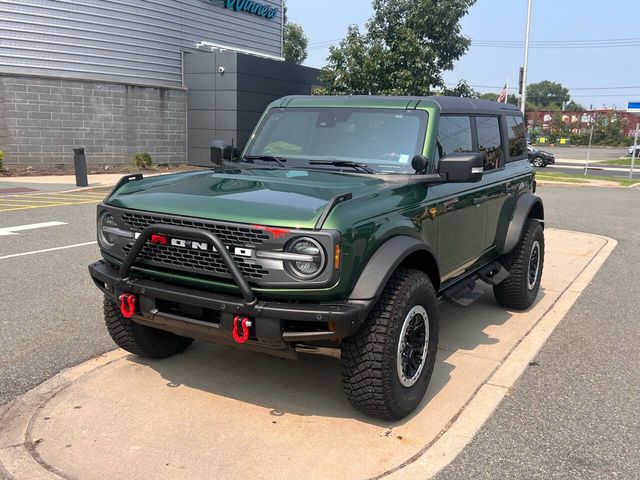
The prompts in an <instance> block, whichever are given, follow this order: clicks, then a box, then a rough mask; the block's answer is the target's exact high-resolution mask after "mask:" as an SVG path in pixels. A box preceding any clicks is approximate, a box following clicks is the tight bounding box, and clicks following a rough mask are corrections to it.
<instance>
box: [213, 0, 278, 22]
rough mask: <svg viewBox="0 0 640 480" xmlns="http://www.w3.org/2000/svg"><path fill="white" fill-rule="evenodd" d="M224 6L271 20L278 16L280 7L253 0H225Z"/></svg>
mask: <svg viewBox="0 0 640 480" xmlns="http://www.w3.org/2000/svg"><path fill="white" fill-rule="evenodd" d="M224 6H225V7H226V8H228V9H229V10H235V11H236V12H245V13H250V14H252V15H257V16H259V17H264V18H268V19H269V20H271V19H272V18H275V17H277V16H278V13H279V11H280V9H279V8H278V7H272V6H271V5H265V4H264V3H260V2H255V1H253V0H225V2H224Z"/></svg>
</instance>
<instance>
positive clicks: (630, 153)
mask: <svg viewBox="0 0 640 480" xmlns="http://www.w3.org/2000/svg"><path fill="white" fill-rule="evenodd" d="M627 152H629V156H631V155H633V145H631V146H630V147H629V149H628V150H627ZM636 158H640V145H638V146H637V147H636Z"/></svg>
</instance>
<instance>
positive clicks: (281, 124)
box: [245, 108, 427, 173]
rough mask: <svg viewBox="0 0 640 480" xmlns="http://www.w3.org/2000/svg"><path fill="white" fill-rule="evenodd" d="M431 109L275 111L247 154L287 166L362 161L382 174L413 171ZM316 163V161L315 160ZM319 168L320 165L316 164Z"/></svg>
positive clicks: (337, 165)
mask: <svg viewBox="0 0 640 480" xmlns="http://www.w3.org/2000/svg"><path fill="white" fill-rule="evenodd" d="M426 125H427V112H424V111H421V110H395V109H372V108H283V109H273V110H271V111H270V112H269V113H268V114H267V117H266V118H265V119H264V121H263V122H262V123H261V124H260V126H259V127H258V130H257V131H256V133H255V134H254V135H253V136H252V138H251V140H250V141H249V144H248V145H247V148H246V150H245V156H249V157H259V156H276V157H283V158H286V159H287V166H306V165H314V163H313V162H314V161H316V162H317V161H325V162H334V163H335V165H333V166H332V165H323V168H340V169H344V167H345V164H344V163H340V162H357V163H363V164H366V165H368V166H369V168H371V169H374V170H376V171H377V172H384V173H413V172H414V170H413V169H412V168H411V160H412V158H413V156H414V155H417V154H421V153H422V148H423V144H424V139H425V132H426ZM316 165H317V164H316ZM314 166H315V165H314Z"/></svg>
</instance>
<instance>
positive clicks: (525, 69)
mask: <svg viewBox="0 0 640 480" xmlns="http://www.w3.org/2000/svg"><path fill="white" fill-rule="evenodd" d="M527 3H528V5H527V33H526V36H525V38H524V67H523V69H522V97H521V98H520V110H522V113H523V114H524V111H525V109H526V107H527V73H528V70H529V37H530V36H531V0H528V2H527Z"/></svg>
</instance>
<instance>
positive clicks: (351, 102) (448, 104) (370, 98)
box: [272, 95, 522, 115]
mask: <svg viewBox="0 0 640 480" xmlns="http://www.w3.org/2000/svg"><path fill="white" fill-rule="evenodd" d="M430 103H431V104H433V103H435V104H437V105H438V107H439V108H440V112H441V113H443V114H465V113H466V114H489V115H490V114H493V115H496V114H509V115H522V114H521V112H520V110H519V109H518V108H517V107H516V106H514V105H511V104H508V103H498V102H494V101H491V100H480V99H478V98H463V97H446V96H437V95H432V96H424V97H420V96H407V97H404V96H376V95H338V96H323V95H294V96H288V97H284V98H281V99H279V100H276V101H275V102H274V103H273V104H272V106H278V107H285V108H286V107H341V106H342V107H344V106H353V107H367V108H375V107H397V108H407V109H414V108H418V106H419V105H426V104H430Z"/></svg>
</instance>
